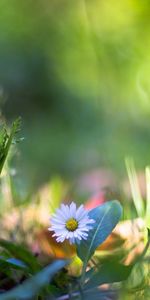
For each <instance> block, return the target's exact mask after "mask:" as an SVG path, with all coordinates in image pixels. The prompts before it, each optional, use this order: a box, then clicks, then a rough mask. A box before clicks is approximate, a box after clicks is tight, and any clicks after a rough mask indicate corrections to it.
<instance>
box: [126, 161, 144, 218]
mask: <svg viewBox="0 0 150 300" xmlns="http://www.w3.org/2000/svg"><path fill="white" fill-rule="evenodd" d="M125 164H126V169H127V173H128V177H129V182H130V187H131V192H132V197H133V202H134V206H135V209H136V212H137V215H138V217H144V215H145V208H144V203H143V199H142V196H141V193H140V188H139V183H138V179H137V174H136V170H135V167H134V163H133V160H132V159H129V158H126V159H125Z"/></svg>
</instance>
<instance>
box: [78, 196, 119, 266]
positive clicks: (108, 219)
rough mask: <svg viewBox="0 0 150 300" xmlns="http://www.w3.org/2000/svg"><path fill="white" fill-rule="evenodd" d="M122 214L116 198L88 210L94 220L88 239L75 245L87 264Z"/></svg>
mask: <svg viewBox="0 0 150 300" xmlns="http://www.w3.org/2000/svg"><path fill="white" fill-rule="evenodd" d="M121 215H122V207H121V205H120V203H119V202H118V201H116V200H113V201H109V202H107V203H105V204H103V205H100V206H98V207H96V208H94V209H92V210H91V211H90V212H89V217H90V218H91V219H94V220H95V223H94V224H93V229H92V230H90V231H89V236H88V239H87V240H85V241H82V242H81V243H80V244H79V245H77V254H78V256H79V257H80V259H81V260H82V261H83V262H84V264H87V262H88V261H89V259H90V258H91V256H92V255H93V254H94V251H95V250H96V248H97V247H98V246H99V245H100V244H101V243H103V242H104V241H105V239H106V238H107V237H108V236H109V234H110V233H111V232H112V230H113V229H114V227H115V226H116V224H117V223H118V221H119V220H120V218H121Z"/></svg>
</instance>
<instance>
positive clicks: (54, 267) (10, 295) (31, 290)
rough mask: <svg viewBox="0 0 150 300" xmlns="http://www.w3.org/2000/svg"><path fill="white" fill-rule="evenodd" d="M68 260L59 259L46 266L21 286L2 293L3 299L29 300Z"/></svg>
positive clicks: (0, 296)
mask: <svg viewBox="0 0 150 300" xmlns="http://www.w3.org/2000/svg"><path fill="white" fill-rule="evenodd" d="M66 264H67V261H64V260H58V261H55V262H54V263H52V264H51V265H48V266H47V267H45V268H44V269H43V270H42V271H40V272H39V273H37V274H36V275H34V276H33V277H31V278H29V279H27V280H25V281H24V282H23V283H22V284H20V285H19V286H17V287H15V288H13V289H12V290H10V291H8V292H6V293H4V294H1V295H0V299H1V300H16V299H17V300H27V299H31V298H32V297H34V296H35V295H37V294H38V292H39V291H40V289H41V288H43V287H44V286H45V285H47V284H48V283H49V282H50V280H51V279H52V277H53V276H54V275H55V274H56V273H57V272H58V271H59V270H60V269H62V268H63V267H64V266H65V265H66Z"/></svg>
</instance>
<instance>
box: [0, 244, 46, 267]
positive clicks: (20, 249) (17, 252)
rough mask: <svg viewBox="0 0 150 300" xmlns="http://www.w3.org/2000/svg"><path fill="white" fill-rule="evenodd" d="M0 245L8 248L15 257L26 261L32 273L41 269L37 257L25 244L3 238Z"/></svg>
mask: <svg viewBox="0 0 150 300" xmlns="http://www.w3.org/2000/svg"><path fill="white" fill-rule="evenodd" d="M0 247H2V248H4V249H5V250H7V251H8V253H9V254H10V255H11V256H13V257H14V258H16V259H19V260H21V261H22V262H24V263H25V264H26V265H27V266H28V267H29V270H30V272H31V273H35V272H37V271H39V270H40V265H39V263H38V261H37V259H36V257H35V256H34V255H33V254H32V252H30V251H29V250H28V249H26V248H25V247H24V246H21V245H18V244H15V243H12V242H10V241H6V240H2V239H1V240H0Z"/></svg>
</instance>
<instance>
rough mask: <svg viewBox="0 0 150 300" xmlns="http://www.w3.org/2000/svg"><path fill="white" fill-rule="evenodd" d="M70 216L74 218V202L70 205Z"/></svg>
mask: <svg viewBox="0 0 150 300" xmlns="http://www.w3.org/2000/svg"><path fill="white" fill-rule="evenodd" d="M70 216H71V217H74V218H75V217H76V204H75V203H74V202H72V203H71V204H70Z"/></svg>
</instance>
